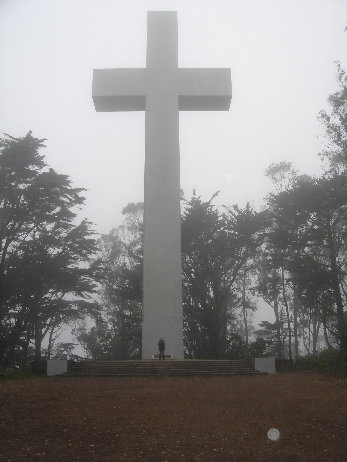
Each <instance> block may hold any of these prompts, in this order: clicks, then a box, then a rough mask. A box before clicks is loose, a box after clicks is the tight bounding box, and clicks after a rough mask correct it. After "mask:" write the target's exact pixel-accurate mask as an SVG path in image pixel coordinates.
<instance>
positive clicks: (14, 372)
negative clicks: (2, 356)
mask: <svg viewBox="0 0 347 462" xmlns="http://www.w3.org/2000/svg"><path fill="white" fill-rule="evenodd" d="M32 376H33V374H32V372H30V371H26V370H22V369H5V368H0V380H6V379H7V380H9V379H26V378H28V377H32Z"/></svg>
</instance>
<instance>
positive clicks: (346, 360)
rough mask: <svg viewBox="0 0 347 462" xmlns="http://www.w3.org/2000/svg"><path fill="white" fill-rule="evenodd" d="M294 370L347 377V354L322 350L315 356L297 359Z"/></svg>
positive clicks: (332, 350)
mask: <svg viewBox="0 0 347 462" xmlns="http://www.w3.org/2000/svg"><path fill="white" fill-rule="evenodd" d="M294 368H295V369H296V370H314V371H317V372H323V373H325V374H333V375H342V376H344V377H347V353H346V352H341V351H339V350H335V349H327V350H323V351H321V352H320V353H318V354H316V355H307V356H305V357H302V358H298V359H297V360H296V361H295V364H294Z"/></svg>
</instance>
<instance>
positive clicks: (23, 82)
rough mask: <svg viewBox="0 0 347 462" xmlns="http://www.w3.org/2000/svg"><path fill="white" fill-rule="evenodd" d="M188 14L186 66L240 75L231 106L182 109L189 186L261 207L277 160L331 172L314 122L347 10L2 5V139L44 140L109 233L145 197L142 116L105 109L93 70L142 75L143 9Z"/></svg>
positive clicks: (165, 0) (101, 2)
mask: <svg viewBox="0 0 347 462" xmlns="http://www.w3.org/2000/svg"><path fill="white" fill-rule="evenodd" d="M148 10H150V11H151V10H152V11H153V10H175V11H177V12H178V36H179V53H178V54H179V66H180V67H230V68H231V77H232V84H233V99H232V102H231V108H230V111H229V112H228V113H226V112H190V113H180V151H181V187H182V188H183V190H184V192H185V195H186V197H187V198H188V197H190V196H191V194H192V190H193V188H195V189H196V191H197V193H198V194H201V195H202V197H203V198H204V199H209V198H210V196H211V195H212V194H213V193H215V192H216V191H217V190H220V191H221V192H220V195H219V197H218V200H217V203H223V204H226V205H229V204H233V203H239V204H241V205H243V204H245V202H246V201H248V200H249V201H250V202H251V203H252V204H253V205H254V206H256V207H257V208H259V207H260V206H261V205H262V203H263V200H262V199H263V197H264V195H265V194H266V193H267V192H269V191H270V190H271V187H272V186H271V183H270V181H269V180H268V179H266V178H265V177H264V171H265V169H266V168H267V167H268V165H269V164H270V163H272V162H279V161H282V160H286V161H292V162H293V164H294V166H295V167H296V168H297V169H298V170H299V171H300V172H301V173H308V174H311V175H315V174H319V173H320V171H321V166H320V161H319V158H318V155H317V153H318V152H319V151H320V150H321V149H322V146H323V140H319V139H318V138H317V137H318V135H319V134H320V133H321V132H322V128H321V127H320V124H319V123H318V121H317V115H318V113H319V111H320V110H321V109H323V108H327V102H326V100H327V97H328V95H329V93H332V92H333V91H335V90H336V88H337V84H336V80H335V74H336V66H335V65H334V61H335V60H340V61H341V62H342V64H343V66H344V67H345V68H346V60H345V57H346V56H347V53H346V52H347V47H346V32H344V28H345V22H346V16H347V15H346V13H347V3H346V2H344V1H342V0H341V1H340V0H329V1H328V0H326V1H320V0H314V1H310V0H305V1H295V0H290V1H282V0H276V1H275V0H274V1H266V0H262V1H259V0H248V1H247V0H246V1H245V0H242V1H241V0H240V1H232V0H226V1H217V2H214V1H201V0H199V1H193V0H190V1H189V0H184V1H173V0H172V1H170V0H161V1H149V0H148V1H146V0H132V1H129V0H124V1H123V0H116V1H115V0H112V1H107V0H98V1H96V0H93V1H92V0H70V1H62V0H50V1H47V0H2V1H1V2H0V62H1V72H0V104H1V111H0V131H1V132H2V133H4V132H5V133H9V134H11V135H13V136H24V135H25V134H26V133H27V132H28V131H29V130H32V131H33V136H36V137H39V138H47V142H46V144H47V148H46V149H45V151H44V153H45V155H46V160H47V162H48V164H49V165H50V166H51V167H53V168H55V169H56V170H57V171H58V172H59V173H65V174H68V175H69V176H70V177H71V179H72V180H73V182H74V185H75V186H78V187H85V188H87V189H88V192H87V193H86V197H87V202H86V206H85V207H84V209H83V213H82V216H81V217H82V218H83V217H87V218H88V219H90V220H91V221H93V222H94V223H95V225H96V229H97V231H98V232H102V233H105V232H108V231H109V230H110V229H111V228H112V227H115V226H118V225H119V224H120V222H121V219H122V217H121V210H122V208H123V207H124V206H125V205H126V204H127V203H128V202H132V201H134V202H137V201H141V200H143V167H144V113H142V112H130V113H96V112H95V110H94V106H93V102H92V96H91V84H92V70H93V68H117V67H145V59H146V20H147V18H146V12H147V11H148Z"/></svg>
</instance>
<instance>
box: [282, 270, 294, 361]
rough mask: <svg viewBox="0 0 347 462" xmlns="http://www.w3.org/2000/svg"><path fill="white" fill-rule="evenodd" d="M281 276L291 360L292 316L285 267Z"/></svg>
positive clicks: (291, 357) (290, 357)
mask: <svg viewBox="0 0 347 462" xmlns="http://www.w3.org/2000/svg"><path fill="white" fill-rule="evenodd" d="M281 273H282V274H281V276H282V296H283V303H284V306H285V308H286V314H287V324H288V350H289V359H293V356H292V328H291V325H290V314H289V306H288V299H287V294H286V289H285V284H284V269H283V267H282V268H281Z"/></svg>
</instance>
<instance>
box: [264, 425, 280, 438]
mask: <svg viewBox="0 0 347 462" xmlns="http://www.w3.org/2000/svg"><path fill="white" fill-rule="evenodd" d="M267 437H268V438H269V440H270V441H278V440H279V439H280V432H279V431H278V430H277V428H270V430H269V431H268V432H267Z"/></svg>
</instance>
